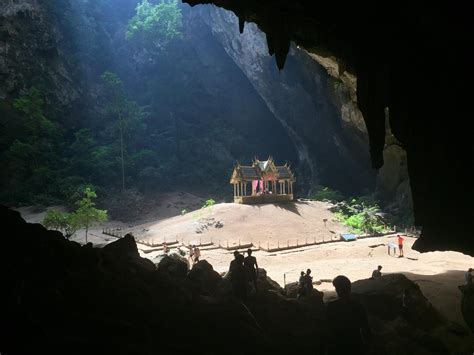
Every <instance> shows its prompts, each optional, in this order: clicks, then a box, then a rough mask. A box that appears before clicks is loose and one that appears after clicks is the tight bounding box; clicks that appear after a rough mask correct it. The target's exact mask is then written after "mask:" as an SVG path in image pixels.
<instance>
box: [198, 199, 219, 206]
mask: <svg viewBox="0 0 474 355" xmlns="http://www.w3.org/2000/svg"><path fill="white" fill-rule="evenodd" d="M215 204H216V201H214V200H213V199H212V198H211V199H209V200H206V202H204V204H203V205H202V207H201V208H203V209H204V208H209V207H212V206H214V205H215Z"/></svg>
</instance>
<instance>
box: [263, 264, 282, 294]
mask: <svg viewBox="0 0 474 355" xmlns="http://www.w3.org/2000/svg"><path fill="white" fill-rule="evenodd" d="M257 287H258V291H259V292H260V291H270V290H272V291H275V292H277V293H279V294H281V295H283V294H284V293H285V291H284V290H283V288H282V287H281V286H280V285H279V284H278V283H277V282H275V281H273V280H272V279H271V278H270V277H269V276H268V275H267V271H266V270H265V269H260V268H259V269H258V277H257Z"/></svg>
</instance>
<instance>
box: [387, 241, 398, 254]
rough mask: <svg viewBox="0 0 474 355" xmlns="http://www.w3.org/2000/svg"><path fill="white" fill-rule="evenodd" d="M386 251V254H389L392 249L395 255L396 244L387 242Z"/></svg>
mask: <svg viewBox="0 0 474 355" xmlns="http://www.w3.org/2000/svg"><path fill="white" fill-rule="evenodd" d="M387 249H388V250H387V251H388V255H391V254H390V250H391V249H393V255H397V245H396V244H395V243H393V242H389V243H388V244H387Z"/></svg>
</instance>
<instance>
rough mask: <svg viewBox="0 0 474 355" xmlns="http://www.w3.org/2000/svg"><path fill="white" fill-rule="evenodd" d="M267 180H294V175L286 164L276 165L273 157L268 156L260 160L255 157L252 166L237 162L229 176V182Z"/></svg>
mask: <svg viewBox="0 0 474 355" xmlns="http://www.w3.org/2000/svg"><path fill="white" fill-rule="evenodd" d="M265 177H266V178H267V179H269V180H274V179H275V178H276V179H277V180H291V181H293V182H294V181H295V177H294V175H293V173H292V172H291V169H290V167H289V166H287V165H281V166H276V165H275V163H274V161H273V158H272V157H269V158H268V160H264V161H260V160H258V159H255V160H254V161H253V163H252V166H248V165H240V164H238V165H237V166H236V167H235V168H234V172H233V173H232V177H231V180H230V182H231V184H233V183H237V182H240V181H247V182H249V181H252V180H260V179H262V178H263V179H265Z"/></svg>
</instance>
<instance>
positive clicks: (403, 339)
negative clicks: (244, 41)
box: [0, 207, 474, 355]
mask: <svg viewBox="0 0 474 355" xmlns="http://www.w3.org/2000/svg"><path fill="white" fill-rule="evenodd" d="M0 222H1V224H2V226H3V228H4V231H8V232H5V233H4V235H3V239H2V248H1V255H0V262H1V265H0V267H1V269H0V270H1V274H0V275H1V277H0V280H1V281H2V290H3V292H2V293H1V304H2V310H1V312H2V317H1V318H0V326H1V327H2V329H3V330H4V331H3V332H2V333H1V335H0V344H1V351H2V353H5V354H24V353H53V354H55V353H63V354H64V353H67V354H84V353H90V354H104V353H118V354H132V353H133V354H162V353H173V354H185V353H207V354H209V353H212V354H218V353H222V352H223V351H225V352H226V353H230V354H250V353H252V354H253V353H258V354H267V353H268V354H269V353H282V352H291V353H294V352H299V351H312V352H313V353H315V354H320V353H321V351H322V349H323V347H324V339H325V335H324V334H325V331H326V330H325V320H324V317H325V315H324V313H325V312H324V304H323V302H322V294H321V293H319V292H317V291H315V292H314V293H313V294H312V295H311V296H309V297H305V298H302V299H294V298H286V297H285V296H284V292H283V289H282V288H281V287H280V286H278V284H276V283H275V282H273V281H272V280H271V279H269V278H268V277H267V276H266V272H265V271H264V270H263V269H261V270H260V272H259V279H258V287H259V292H258V293H256V294H250V295H249V299H248V302H247V305H246V306H244V305H243V304H241V303H239V302H237V301H236V300H235V299H233V298H232V296H231V295H230V294H229V292H226V291H225V290H226V287H227V286H226V280H225V279H222V278H221V276H220V275H219V274H218V273H216V272H215V271H214V270H213V269H212V266H211V265H210V264H208V263H207V262H206V261H204V260H203V261H200V262H199V263H198V264H196V265H195V266H194V268H193V269H192V270H191V272H189V273H182V272H178V273H176V272H175V271H176V270H178V269H182V270H185V271H186V270H187V267H186V265H184V269H183V268H182V267H181V266H179V267H173V266H172V265H181V264H182V263H184V261H182V260H180V259H179V257H178V258H173V257H165V258H164V259H163V260H162V262H160V263H159V264H158V268H155V266H154V265H153V264H152V263H151V262H150V261H148V260H146V259H142V258H140V257H139V256H138V254H137V247H136V244H135V241H134V239H133V237H131V236H127V237H125V238H123V239H121V240H118V241H116V242H113V243H111V244H108V245H107V246H105V247H103V248H94V247H93V246H92V245H91V244H87V245H84V246H81V245H79V244H77V243H75V242H70V241H67V240H66V239H65V238H64V237H63V236H62V235H61V234H60V233H58V232H52V231H47V230H46V229H45V228H44V227H42V226H41V225H39V224H27V223H26V222H25V221H24V220H22V218H21V217H20V215H19V213H18V212H13V211H11V210H8V209H6V208H4V207H1V208H0ZM165 260H166V262H165ZM165 264H166V267H165ZM407 289H409V290H410V292H409V297H406V298H405V300H404V301H402V294H403V293H404V292H405V290H407ZM227 290H228V288H227ZM353 291H354V297H355V298H357V299H358V300H359V302H360V303H362V304H363V305H364V307H365V308H366V309H367V311H368V314H369V319H370V325H371V327H372V331H373V332H374V334H376V337H375V339H374V342H373V345H372V347H371V352H370V354H374V355H375V354H381V353H388V354H405V353H406V349H412V350H413V351H414V352H416V353H419V354H425V353H426V354H427V353H433V352H436V353H438V354H449V353H459V354H464V353H466V354H467V353H471V352H472V351H474V348H473V346H474V341H473V340H474V337H473V335H472V334H471V335H470V334H469V332H468V330H466V329H464V328H463V327H461V326H459V325H456V324H452V323H449V322H447V321H446V320H444V319H443V318H442V317H441V316H440V315H439V314H438V312H437V311H436V310H435V309H434V308H433V307H432V306H431V305H430V304H429V302H428V301H427V300H426V298H425V297H424V296H423V294H422V293H421V291H420V290H419V288H418V286H416V285H415V284H414V283H413V282H411V281H410V280H408V279H407V278H406V277H404V276H403V275H388V276H384V277H382V278H381V279H379V280H362V281H358V282H355V283H354V284H353ZM403 305H405V307H403Z"/></svg>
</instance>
